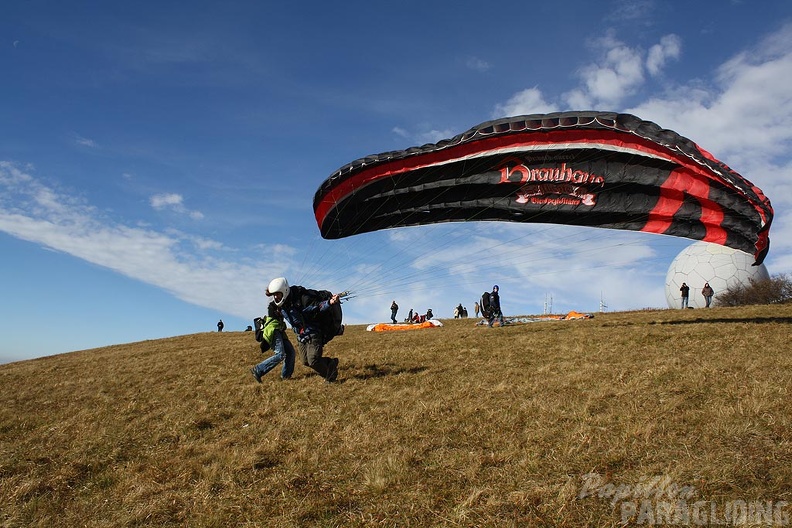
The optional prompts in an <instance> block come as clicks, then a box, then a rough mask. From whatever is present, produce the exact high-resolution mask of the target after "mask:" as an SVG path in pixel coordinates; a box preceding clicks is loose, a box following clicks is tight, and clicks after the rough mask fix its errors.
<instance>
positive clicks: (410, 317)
mask: <svg viewBox="0 0 792 528" xmlns="http://www.w3.org/2000/svg"><path fill="white" fill-rule="evenodd" d="M390 310H391V322H392V323H393V324H399V321H398V319H396V314H398V313H399V305H398V304H397V303H396V301H395V300H394V301H393V302H392V303H391V306H390ZM430 319H434V313H433V312H432V309H431V308H429V309H428V310H426V313H425V314H419V313H418V312H416V311H415V309H414V308H410V312H409V313H408V314H407V317H406V318H405V319H404V322H405V323H423V322H425V321H429V320H430Z"/></svg>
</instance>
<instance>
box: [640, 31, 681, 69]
mask: <svg viewBox="0 0 792 528" xmlns="http://www.w3.org/2000/svg"><path fill="white" fill-rule="evenodd" d="M681 51H682V39H680V38H679V37H678V36H677V35H666V36H664V37H663V38H661V39H660V43H659V44H655V45H654V46H652V47H651V48H649V54H648V56H647V57H646V69H647V70H648V71H649V75H652V76H656V75H659V74H660V72H661V71H662V69H663V66H665V65H666V62H668V60H669V59H678V58H679V55H680V53H681Z"/></svg>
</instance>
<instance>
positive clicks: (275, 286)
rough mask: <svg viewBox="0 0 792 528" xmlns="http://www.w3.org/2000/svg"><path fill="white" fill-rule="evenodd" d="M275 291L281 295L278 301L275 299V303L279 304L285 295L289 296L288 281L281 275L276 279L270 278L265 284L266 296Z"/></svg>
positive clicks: (282, 301) (273, 293) (284, 298)
mask: <svg viewBox="0 0 792 528" xmlns="http://www.w3.org/2000/svg"><path fill="white" fill-rule="evenodd" d="M276 293H281V294H282V297H281V298H280V301H278V300H277V299H276V300H275V305H276V306H280V305H282V304H283V303H284V301H285V300H286V297H288V296H289V281H287V280H286V279H285V278H283V277H278V278H277V279H272V280H271V281H270V283H269V286H267V296H268V297H269V296H272V295H275V294H276Z"/></svg>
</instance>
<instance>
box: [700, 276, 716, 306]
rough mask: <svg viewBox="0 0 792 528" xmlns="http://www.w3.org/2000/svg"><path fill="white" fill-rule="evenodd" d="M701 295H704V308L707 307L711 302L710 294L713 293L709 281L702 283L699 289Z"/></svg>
mask: <svg viewBox="0 0 792 528" xmlns="http://www.w3.org/2000/svg"><path fill="white" fill-rule="evenodd" d="M701 295H703V296H704V302H705V303H706V307H705V308H709V307H710V304H712V296H713V295H715V290H713V289H712V286H710V285H709V282H705V283H704V287H703V288H702V289H701Z"/></svg>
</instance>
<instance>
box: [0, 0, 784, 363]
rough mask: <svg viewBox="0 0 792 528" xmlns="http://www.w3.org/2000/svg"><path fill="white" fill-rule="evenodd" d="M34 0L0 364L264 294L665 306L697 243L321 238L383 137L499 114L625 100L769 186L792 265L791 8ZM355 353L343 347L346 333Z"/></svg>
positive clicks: (3, 41)
mask: <svg viewBox="0 0 792 528" xmlns="http://www.w3.org/2000/svg"><path fill="white" fill-rule="evenodd" d="M186 5H187V4H185V3H184V2H175V1H171V0H157V1H156V2H155V1H149V0H141V1H139V2H132V3H129V2H124V3H121V2H101V1H94V2H72V1H39V0H18V1H11V2H4V4H3V7H2V8H0V71H2V82H0V123H2V126H0V255H2V258H0V292H1V293H0V295H2V302H1V303H0V362H6V361H14V360H20V359H26V358H32V357H38V356H44V355H50V354H56V353H62V352H67V351H72V350H81V349H87V348H93V347H98V346H104V345H109V344H117V343H126V342H133V341H140V340H146V339H156V338H160V337H166V336H173V335H183V334H192V333H196V332H206V331H212V330H214V328H215V323H216V322H217V320H218V319H219V318H222V319H223V320H224V321H225V323H226V329H227V330H242V329H244V328H245V326H247V325H248V324H251V320H252V318H253V317H255V316H257V315H259V314H261V313H263V312H264V310H265V307H266V299H265V298H264V296H263V291H264V289H265V287H266V285H267V283H268V282H269V280H270V279H271V278H273V277H275V276H279V275H284V276H286V277H287V278H288V279H289V280H290V281H291V282H292V283H299V284H303V285H305V286H309V287H314V288H321V289H329V290H334V291H340V290H344V289H352V290H354V291H355V292H356V294H357V295H356V297H355V298H354V299H351V300H350V301H349V302H347V303H345V305H344V307H345V314H346V317H347V320H348V322H349V323H359V324H362V323H373V322H380V321H384V320H387V319H388V317H389V315H390V314H389V310H388V307H389V306H390V302H391V300H393V299H396V300H397V302H398V303H399V304H400V306H401V307H402V312H403V313H402V314H401V315H404V314H405V313H406V312H407V311H408V310H409V309H410V308H415V309H416V310H417V311H420V312H424V311H425V310H426V309H427V308H432V309H433V311H434V313H435V314H436V315H437V316H440V317H449V316H451V314H452V312H453V308H454V306H456V305H457V304H458V303H462V304H464V305H466V306H468V308H469V309H470V310H472V305H473V302H474V301H475V300H476V299H477V298H478V296H479V295H480V293H481V292H482V291H484V290H489V289H490V288H491V287H492V285H493V284H495V283H497V284H499V286H500V289H501V294H502V297H503V305H504V311H505V312H506V314H507V315H510V314H514V315H517V314H530V313H541V312H542V311H543V309H544V305H545V303H546V302H549V301H550V300H552V307H553V311H555V312H565V311H568V310H572V309H575V310H580V311H590V312H593V311H597V310H598V309H599V303H600V300H601V299H603V300H604V301H605V303H606V304H607V305H608V310H628V309H638V308H645V307H665V296H664V293H663V290H664V279H665V273H666V270H667V268H668V266H669V264H670V262H671V261H672V260H673V258H674V256H675V255H676V254H677V253H679V251H681V250H682V249H683V248H684V247H686V246H687V245H689V244H690V243H692V241H689V240H685V239H676V238H671V237H664V236H656V235H647V234H639V233H634V232H621V231H612V230H604V229H599V230H598V229H587V228H575V227H561V226H552V225H519V224H508V223H475V222H470V223H464V224H444V225H437V226H422V227H415V228H403V229H397V230H389V231H382V232H378V233H370V234H366V235H360V236H357V237H352V238H348V239H343V240H337V241H325V240H322V239H321V237H320V236H319V231H318V228H317V226H316V223H315V220H314V217H313V211H312V199H313V194H314V192H315V191H316V189H317V187H318V186H319V184H321V182H322V181H324V179H325V178H327V177H328V176H329V175H330V174H331V173H332V172H333V171H335V170H336V169H338V168H339V167H341V166H343V165H345V164H346V163H348V162H350V161H352V160H354V159H357V158H360V157H363V156H365V155H367V154H373V153H378V152H384V151H390V150H398V149H403V148H407V147H410V146H414V145H421V144H424V143H428V142H435V141H438V140H440V139H443V138H447V137H451V136H453V135H455V134H458V133H460V132H463V131H465V130H467V129H468V128H470V127H472V126H474V125H476V124H479V123H481V122H483V121H487V120H490V119H494V118H497V117H503V116H507V115H519V114H528V113H539V112H550V111H560V110H588V109H594V110H604V111H623V112H630V113H634V114H636V115H638V116H640V117H641V118H643V119H648V120H651V121H654V122H656V123H658V124H660V125H661V126H663V127H665V128H670V129H672V130H675V131H677V132H679V133H680V134H682V135H684V136H686V137H689V138H691V139H693V140H694V141H696V142H697V143H698V144H700V145H701V146H702V147H703V148H705V149H707V150H709V151H710V152H712V153H713V154H714V155H715V156H716V157H717V158H719V159H720V160H722V161H724V162H725V163H727V164H728V165H730V166H731V167H732V168H733V169H735V170H736V171H738V172H740V173H741V174H742V175H743V176H745V177H746V178H748V179H749V180H751V181H752V182H754V183H755V184H756V185H758V186H759V187H760V188H762V190H763V191H764V192H765V194H766V195H767V196H768V197H769V198H770V200H771V201H772V203H773V206H774V208H775V212H776V217H775V220H774V224H773V229H772V230H771V249H770V254H769V256H768V258H767V260H766V261H765V263H766V265H767V267H768V270H769V271H770V273H771V274H777V273H789V272H790V271H792V225H790V215H789V214H788V212H787V211H788V210H789V205H790V203H792V183H791V182H792V179H790V169H791V168H792V156H790V148H789V147H790V141H791V140H792V90H790V88H789V87H790V86H791V85H792V3H790V2H789V1H788V0H768V1H762V0H757V1H750V2H749V1H747V0H745V1H732V2H729V1H726V0H722V1H721V0H710V1H690V0H678V1H677V0H674V1H663V2H661V1H660V0H657V1H651V0H635V1H627V0H608V1H602V2H591V1H589V0H570V1H563V0H562V1H558V2H538V1H536V2H531V1H525V0H520V1H501V2H489V3H488V2H480V1H476V2H472V1H467V0H459V1H457V2H454V3H453V4H449V3H447V2H446V3H440V2H426V1H422V2H414V1H411V0H407V1H400V2H392V3H390V2H389V3H386V2H370V1H366V2H363V1H356V0H353V1H349V2H336V3H327V2H315V3H311V4H310V5H306V4H303V3H300V2H292V3H289V2H267V1H264V2H259V1H229V0H223V1H222V2H220V1H216V2H210V1H195V2H191V3H190V4H189V8H187V7H185V6H186ZM339 346H340V345H339Z"/></svg>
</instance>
